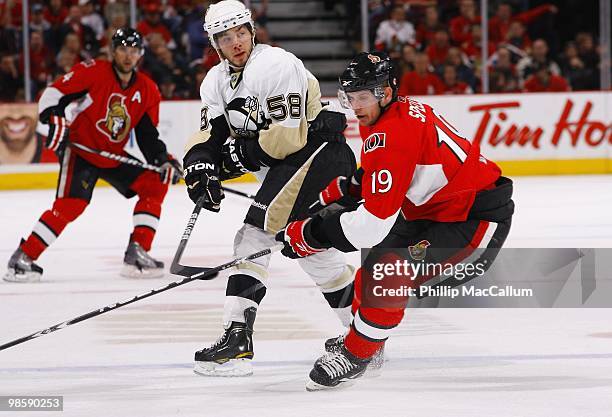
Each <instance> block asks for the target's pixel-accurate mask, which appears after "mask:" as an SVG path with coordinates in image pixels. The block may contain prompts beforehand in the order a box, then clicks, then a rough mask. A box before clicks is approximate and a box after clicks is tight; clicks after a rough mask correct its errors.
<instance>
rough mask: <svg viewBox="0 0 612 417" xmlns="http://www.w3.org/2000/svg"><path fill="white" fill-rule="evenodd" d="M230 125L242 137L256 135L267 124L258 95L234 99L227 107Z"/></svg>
mask: <svg viewBox="0 0 612 417" xmlns="http://www.w3.org/2000/svg"><path fill="white" fill-rule="evenodd" d="M226 111H227V115H228V119H229V123H230V126H231V127H232V129H233V130H234V132H236V134H237V135H238V136H241V137H254V136H256V134H257V132H258V131H259V130H260V129H262V128H263V127H264V126H265V121H264V117H263V114H262V112H261V111H260V106H259V100H258V99H257V97H251V96H248V97H246V98H244V97H237V98H235V99H233V100H232V101H231V102H230V103H229V104H228V105H227V107H226Z"/></svg>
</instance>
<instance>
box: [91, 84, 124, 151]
mask: <svg viewBox="0 0 612 417" xmlns="http://www.w3.org/2000/svg"><path fill="white" fill-rule="evenodd" d="M131 124H132V122H131V118H130V114H129V113H128V111H127V107H126V106H125V96H122V95H121V94H118V93H113V94H111V96H110V97H109V98H108V105H107V108H106V117H105V118H104V119H100V120H98V121H97V123H96V128H97V129H98V130H99V131H100V132H102V133H104V134H105V135H106V136H107V137H108V138H109V139H110V140H111V142H121V141H123V140H124V139H125V138H126V136H127V135H128V133H129V132H130V127H131Z"/></svg>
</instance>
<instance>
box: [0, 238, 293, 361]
mask: <svg viewBox="0 0 612 417" xmlns="http://www.w3.org/2000/svg"><path fill="white" fill-rule="evenodd" d="M282 248H283V245H280V244H279V245H276V246H272V247H271V248H268V249H264V250H262V251H259V252H256V253H253V254H251V255H248V256H244V257H242V258H236V259H234V260H232V261H230V262H227V263H224V264H223V265H219V266H216V267H214V268H210V269H207V270H206V271H202V272H198V273H196V274H194V275H191V276H189V277H187V278H183V279H182V280H179V281H174V282H171V283H169V284H168V285H166V286H164V287H161V288H157V289H153V290H151V291H149V292H147V293H145V294H141V295H136V296H134V297H132V298H129V299H127V300H124V301H120V302H118V303H113V304H109V305H107V306H105V307H102V308H99V309H97V310H93V311H90V312H89V313H85V314H83V315H81V316H78V317H75V318H73V319H71V320H67V321H64V322H62V323H59V324H56V325H55V326H51V327H48V328H46V329H44V330H41V331H39V332H36V333H32V334H31V335H28V336H24V337H20V338H19V339H16V340H13V341H12V342H8V343H5V344H3V345H0V351H2V350H5V349H8V348H10V347H13V346H15V345H19V344H21V343H24V342H27V341H28V340H32V339H36V338H37V337H40V336H44V335H46V334H49V333H53V332H55V331H57V330H61V329H63V328H65V327H68V326H72V325H73V324H77V323H80V322H82V321H85V320H88V319H90V318H92V317H96V316H99V315H101V314H104V313H108V312H109V311H111V310H115V309H117V308H119V307H123V306H126V305H128V304H132V303H135V302H136V301H140V300H143V299H145V298H148V297H151V296H153V295H155V294H159V293H160V292H164V291H167V290H169V289H172V288H175V287H178V286H180V285H183V284H187V283H188V282H191V281H194V280H196V279H204V280H209V279H213V278H214V277H216V276H217V274H218V273H219V272H221V271H223V270H226V269H229V268H233V267H234V266H236V265H239V264H241V263H243V262H246V261H249V260H252V259H256V258H260V257H262V256H266V255H269V254H271V253H273V252H276V251H278V250H280V249H282Z"/></svg>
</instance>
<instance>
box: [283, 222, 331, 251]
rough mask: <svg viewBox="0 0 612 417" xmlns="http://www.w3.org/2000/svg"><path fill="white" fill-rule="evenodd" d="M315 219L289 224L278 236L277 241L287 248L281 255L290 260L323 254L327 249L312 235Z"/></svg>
mask: <svg viewBox="0 0 612 417" xmlns="http://www.w3.org/2000/svg"><path fill="white" fill-rule="evenodd" d="M312 225H313V219H312V218H308V219H305V220H298V221H295V222H291V223H289V224H288V225H287V226H286V227H285V228H284V229H283V230H281V231H279V232H278V233H277V234H276V240H277V241H279V242H282V243H283V244H284V245H285V247H284V248H283V250H281V253H282V254H283V255H285V256H286V257H288V258H292V259H296V258H303V257H305V256H310V255H314V254H315V253H318V252H323V251H325V250H326V249H327V248H326V247H325V245H324V244H322V243H320V242H319V241H317V240H316V239H315V238H314V236H313V235H312V229H311V228H312Z"/></svg>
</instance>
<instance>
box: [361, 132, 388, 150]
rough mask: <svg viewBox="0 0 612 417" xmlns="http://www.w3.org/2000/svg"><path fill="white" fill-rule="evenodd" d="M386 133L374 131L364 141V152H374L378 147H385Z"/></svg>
mask: <svg viewBox="0 0 612 417" xmlns="http://www.w3.org/2000/svg"><path fill="white" fill-rule="evenodd" d="M385 139H386V134H385V133H373V134H371V135H370V136H368V138H367V139H366V140H364V141H363V153H368V152H372V151H374V150H376V149H378V148H384V147H385Z"/></svg>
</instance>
